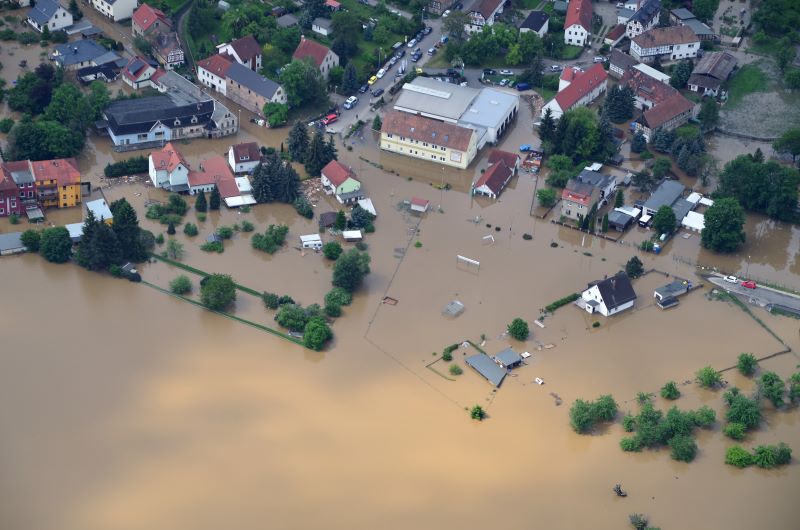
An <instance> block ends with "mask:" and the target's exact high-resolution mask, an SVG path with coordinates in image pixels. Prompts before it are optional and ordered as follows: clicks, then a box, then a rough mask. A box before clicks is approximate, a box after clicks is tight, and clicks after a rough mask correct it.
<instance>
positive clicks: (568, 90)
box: [542, 63, 608, 119]
mask: <svg viewBox="0 0 800 530" xmlns="http://www.w3.org/2000/svg"><path fill="white" fill-rule="evenodd" d="M607 87H608V73H607V72H606V71H605V69H604V68H603V65H602V64H599V63H598V64H595V65H594V66H592V67H591V68H589V69H588V70H586V71H585V72H580V71H578V70H575V69H572V68H568V69H566V70H565V71H564V73H563V74H562V76H561V79H560V80H559V88H560V89H561V90H560V91H559V92H558V94H556V96H555V97H554V98H553V99H551V100H550V101H549V102H548V103H547V104H546V105H545V106H544V107H543V108H542V116H544V114H545V112H546V111H547V109H550V112H551V113H552V116H553V118H555V119H558V118H560V117H561V116H562V115H563V114H564V113H565V112H567V111H568V110H569V109H572V108H575V107H585V106H587V105H589V104H590V103H592V102H593V101H594V100H595V99H597V98H598V97H600V95H601V94H603V93H604V92H605V91H606V88H607ZM562 88H563V89H562Z"/></svg>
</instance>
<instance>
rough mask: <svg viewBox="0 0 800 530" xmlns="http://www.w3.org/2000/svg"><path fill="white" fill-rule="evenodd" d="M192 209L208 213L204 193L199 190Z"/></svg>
mask: <svg viewBox="0 0 800 530" xmlns="http://www.w3.org/2000/svg"><path fill="white" fill-rule="evenodd" d="M194 209H195V210H197V211H198V212H206V211H208V203H207V202H206V192H204V191H202V190H200V191H199V192H198V193H197V198H196V199H195V200H194Z"/></svg>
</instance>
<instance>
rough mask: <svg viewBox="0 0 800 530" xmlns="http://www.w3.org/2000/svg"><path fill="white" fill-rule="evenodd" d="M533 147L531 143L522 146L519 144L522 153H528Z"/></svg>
mask: <svg viewBox="0 0 800 530" xmlns="http://www.w3.org/2000/svg"><path fill="white" fill-rule="evenodd" d="M531 149H533V147H532V146H531V144H522V145H521V146H519V152H520V153H526V152H528V151H530V150H531Z"/></svg>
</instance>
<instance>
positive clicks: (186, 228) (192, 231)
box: [183, 223, 200, 237]
mask: <svg viewBox="0 0 800 530" xmlns="http://www.w3.org/2000/svg"><path fill="white" fill-rule="evenodd" d="M183 233H184V234H186V235H187V236H189V237H194V236H196V235H197V234H198V233H200V232H199V230H198V229H197V225H196V224H194V223H186V224H185V225H183Z"/></svg>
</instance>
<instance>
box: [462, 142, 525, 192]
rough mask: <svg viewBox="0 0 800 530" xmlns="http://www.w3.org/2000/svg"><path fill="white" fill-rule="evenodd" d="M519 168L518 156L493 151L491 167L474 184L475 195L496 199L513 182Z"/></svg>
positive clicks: (490, 160)
mask: <svg viewBox="0 0 800 530" xmlns="http://www.w3.org/2000/svg"><path fill="white" fill-rule="evenodd" d="M518 167H519V155H518V154H516V153H509V152H507V151H501V150H500V149H493V150H492V152H491V153H489V167H488V168H487V169H486V171H484V172H483V173H482V174H481V176H480V177H478V180H476V181H475V182H474V183H473V184H472V193H473V195H485V196H486V197H490V198H492V199H496V198H497V197H499V196H500V194H501V193H502V192H503V189H505V187H506V186H507V185H508V183H509V182H511V179H512V178H513V177H514V175H515V174H516V172H517V168H518Z"/></svg>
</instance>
